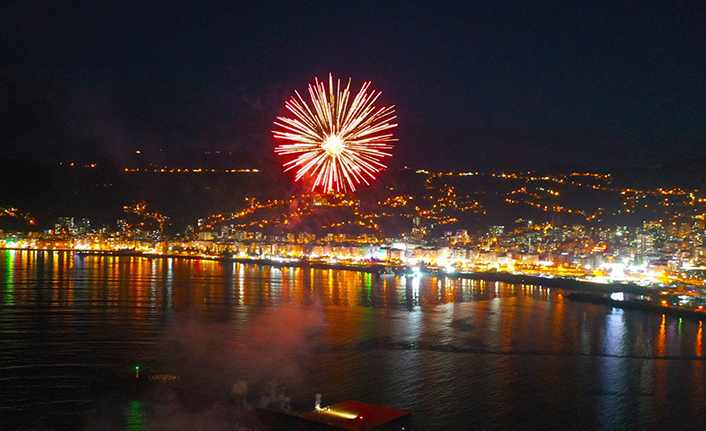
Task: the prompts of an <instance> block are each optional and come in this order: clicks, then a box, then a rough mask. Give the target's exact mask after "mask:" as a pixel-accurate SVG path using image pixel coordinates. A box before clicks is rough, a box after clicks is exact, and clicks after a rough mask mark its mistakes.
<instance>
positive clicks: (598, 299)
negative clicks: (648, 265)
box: [0, 247, 706, 320]
mask: <svg viewBox="0 0 706 431" xmlns="http://www.w3.org/2000/svg"><path fill="white" fill-rule="evenodd" d="M0 251H29V252H37V251H42V252H61V253H74V254H77V255H80V256H111V257H115V256H117V257H120V256H127V257H143V258H148V259H184V260H211V261H218V262H222V263H231V262H232V263H243V264H252V265H264V266H270V267H274V268H288V267H293V268H309V269H335V270H343V271H355V272H361V273H369V274H372V275H375V276H376V277H386V276H388V275H390V276H395V277H398V276H403V277H404V276H406V277H419V276H421V277H438V278H451V279H468V280H483V281H486V282H501V283H508V284H525V285H533V286H541V287H546V288H550V289H563V290H566V291H569V293H568V294H567V295H566V296H567V298H569V299H572V300H574V301H577V302H585V303H592V304H596V305H605V306H608V307H614V308H620V309H632V310H639V311H643V312H645V313H661V314H669V315H673V316H678V317H687V318H695V319H700V320H706V312H703V313H702V312H699V311H694V310H690V309H682V308H677V307H669V306H662V305H657V304H642V303H635V302H634V301H616V300H612V299H610V298H609V297H605V296H603V295H605V294H609V293H615V292H623V293H630V294H637V295H649V294H651V293H654V292H655V291H656V290H658V289H655V288H650V287H644V286H638V285H636V284H631V283H625V284H601V283H593V282H590V281H581V280H574V279H568V278H548V277H540V276H536V275H525V274H509V273H505V272H454V273H446V272H445V271H443V270H441V269H439V270H432V271H425V272H420V273H413V272H412V271H411V270H410V268H409V267H407V266H404V265H394V264H392V265H391V264H382V263H380V264H372V265H365V266H357V265H347V264H342V263H335V264H332V263H324V262H312V261H309V260H294V261H284V260H277V259H254V258H247V257H226V256H185V255H178V254H153V253H140V252H135V251H104V250H75V249H38V248H23V249H17V248H4V247H3V248H0ZM390 271H392V272H390Z"/></svg>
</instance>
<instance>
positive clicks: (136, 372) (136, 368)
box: [135, 365, 140, 379]
mask: <svg viewBox="0 0 706 431" xmlns="http://www.w3.org/2000/svg"><path fill="white" fill-rule="evenodd" d="M135 378H136V379H139V378H140V366H139V365H135Z"/></svg>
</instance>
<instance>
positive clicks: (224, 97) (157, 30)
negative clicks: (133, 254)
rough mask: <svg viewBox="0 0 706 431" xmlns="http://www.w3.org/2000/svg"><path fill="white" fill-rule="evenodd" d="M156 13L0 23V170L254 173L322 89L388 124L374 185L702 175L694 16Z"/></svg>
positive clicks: (17, 12) (353, 5)
mask: <svg viewBox="0 0 706 431" xmlns="http://www.w3.org/2000/svg"><path fill="white" fill-rule="evenodd" d="M94 3H105V4H102V5H101V4H94ZM175 3H178V2H165V3H163V4H159V3H155V2H149V1H142V2H135V3H132V2H127V1H116V2H86V3H81V2H79V3H76V2H70V1H66V2H64V1H46V2H45V1H32V0H19V1H12V0H10V1H8V0H5V1H4V2H2V3H0V150H1V151H2V153H1V154H0V156H2V157H24V158H32V159H35V160H39V161H43V162H57V161H67V160H73V159H79V158H80V159H83V160H89V159H96V160H103V159H105V158H110V159H113V160H116V161H118V163H120V160H122V159H124V158H125V157H126V156H127V155H129V154H131V153H134V151H135V150H138V149H140V150H143V151H145V152H150V151H158V150H159V149H162V150H163V151H164V152H168V153H169V154H171V153H179V152H180V151H183V150H186V149H199V150H201V149H203V150H216V149H218V150H222V151H234V152H239V153H242V154H243V159H244V160H259V161H262V160H261V159H269V160H271V159H273V158H274V156H272V148H273V147H274V145H275V143H274V141H273V139H272V138H271V133H270V130H271V123H272V121H273V120H274V117H275V116H276V115H278V114H283V113H284V111H283V105H284V101H285V99H286V98H288V97H289V96H290V95H291V94H292V93H293V91H294V90H295V89H299V90H300V91H301V90H305V89H306V86H307V84H308V83H309V82H310V81H312V80H313V78H314V77H315V76H318V77H325V76H326V75H327V74H328V73H329V72H333V73H334V75H335V76H340V77H342V78H348V77H352V78H353V82H354V85H360V84H361V83H362V81H363V80H372V81H373V87H374V88H376V89H379V90H382V91H383V96H382V99H381V101H382V103H384V104H394V105H396V107H397V111H398V115H399V124H400V126H399V128H398V130H397V134H398V137H399V138H400V142H399V143H398V145H397V147H396V148H395V150H394V153H395V157H394V159H393V161H391V163H392V164H393V166H395V165H401V164H409V165H413V166H415V167H425V166H428V167H433V168H444V167H449V168H453V169H466V168H468V169H534V168H538V167H542V166H546V165H552V164H583V165H586V166H588V167H591V168H595V169H603V168H609V167H615V166H620V165H623V164H631V165H639V164H655V163H661V162H664V161H672V160H678V159H681V158H688V157H692V156H703V155H706V78H705V77H706V74H705V73H704V71H706V3H704V2H687V1H684V2H645V3H635V4H632V5H630V6H628V5H627V2H616V1H600V0H596V1H581V2H575V3H570V2H566V1H560V2H547V1H542V2H536V3H534V2H526V1H522V2H520V1H518V2H496V1H490V2H470V1H468V2H458V3H456V2H420V3H416V2H394V1H392V2H357V1H342V2H338V1H327V2H321V3H315V2H272V3H269V2H263V1H253V2H236V1H227V2H217V1H212V2H193V3H192V4H190V5H189V4H182V3H179V4H175ZM656 3H659V4H656Z"/></svg>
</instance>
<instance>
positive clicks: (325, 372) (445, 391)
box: [0, 251, 706, 430]
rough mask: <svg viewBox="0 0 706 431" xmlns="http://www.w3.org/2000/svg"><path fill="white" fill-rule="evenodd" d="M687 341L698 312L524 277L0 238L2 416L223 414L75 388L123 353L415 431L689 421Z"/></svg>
mask: <svg viewBox="0 0 706 431" xmlns="http://www.w3.org/2000/svg"><path fill="white" fill-rule="evenodd" d="M702 342H703V330H702V326H701V323H700V322H698V321H692V320H687V319H683V320H681V319H679V318H677V317H669V316H666V317H663V316H662V315H659V314H646V313H642V312H638V311H621V310H616V309H613V310H611V309H609V308H606V307H604V306H597V305H591V304H582V303H574V302H571V301H568V300H565V299H564V296H563V292H562V291H561V290H556V289H552V290H550V289H543V288H538V287H536V286H525V285H510V284H503V283H486V282H482V281H470V280H451V279H444V278H431V277H429V278H404V277H397V278H394V277H390V278H385V277H383V278H376V277H375V276H371V275H368V274H362V273H356V272H350V271H339V270H309V269H301V268H283V269H278V268H271V267H266V266H258V265H242V264H235V263H233V264H230V263H228V264H223V263H220V262H211V261H197V260H182V259H148V258H138V257H128V256H123V257H110V256H88V257H81V256H77V255H75V254H73V253H64V252H53V253H51V252H27V251H23V252H21V251H0V430H12V429H79V430H80V429H88V430H94V429H107V430H128V429H129V430H161V429H234V428H233V427H232V425H231V424H228V419H227V418H228V417H229V416H228V415H229V413H228V412H224V411H223V409H224V407H223V406H220V407H218V406H216V407H214V406H213V405H211V404H212V403H210V402H209V401H208V400H209V398H205V401H204V400H201V401H200V402H199V403H197V404H199V405H198V406H190V407H189V408H186V407H185V406H184V405H183V404H182V403H176V402H175V403H174V404H173V405H172V404H170V403H166V404H164V405H160V406H158V407H154V406H151V405H147V404H146V403H144V402H140V401H135V400H130V399H124V398H120V399H117V400H116V399H113V398H107V395H105V394H102V393H100V392H98V393H97V392H96V391H95V390H92V389H91V385H92V383H93V382H94V381H95V380H96V379H100V378H101V377H103V376H106V375H109V374H111V373H115V372H122V371H125V370H128V372H129V370H132V369H134V366H135V365H136V364H140V365H141V367H142V369H143V370H156V371H159V370H168V371H170V372H174V373H178V374H179V375H180V376H184V379H185V380H186V381H188V382H190V384H193V385H195V387H198V390H196V391H195V392H196V393H199V394H208V395H209V396H211V395H213V397H214V399H218V397H222V396H226V397H234V396H235V397H241V398H242V400H245V401H247V402H248V403H249V405H256V404H260V403H264V404H269V405H270V406H272V407H274V406H277V405H285V404H289V405H290V406H291V408H292V409H294V410H299V411H303V410H310V409H312V408H313V404H314V395H315V394H316V393H321V394H322V395H323V403H324V405H326V404H329V403H335V402H340V401H344V400H347V399H355V400H359V401H364V402H369V403H373V404H380V405H385V406H389V407H393V408H398V409H402V410H407V411H410V412H412V413H413V423H414V429H415V430H462V429H478V430H486V429H508V430H511V429H528V428H534V429H601V430H623V429H654V430H660V429H705V428H704V427H705V426H706V425H703V424H706V380H705V379H706V369H705V364H704V359H703V344H702ZM232 392H235V394H231V393H232ZM229 394H230V395H229ZM286 398H289V400H288V401H289V402H288V403H287V399H286Z"/></svg>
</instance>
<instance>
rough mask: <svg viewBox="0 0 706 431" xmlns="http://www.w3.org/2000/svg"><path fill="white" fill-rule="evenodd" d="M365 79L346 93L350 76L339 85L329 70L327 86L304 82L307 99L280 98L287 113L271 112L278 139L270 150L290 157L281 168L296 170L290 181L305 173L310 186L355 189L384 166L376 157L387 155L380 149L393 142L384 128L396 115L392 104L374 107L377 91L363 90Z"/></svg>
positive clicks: (387, 127) (326, 188)
mask: <svg viewBox="0 0 706 431" xmlns="http://www.w3.org/2000/svg"><path fill="white" fill-rule="evenodd" d="M370 84H371V83H370V82H365V83H364V84H363V86H362V87H361V88H360V91H358V93H357V94H356V95H355V96H354V97H351V91H350V86H351V82H350V80H348V84H347V85H346V86H345V87H343V88H342V87H341V81H340V80H337V81H335V85H334V79H333V76H332V75H329V79H328V88H326V85H325V84H324V82H323V81H319V80H318V78H316V79H315V81H314V84H309V96H310V97H311V102H310V104H309V103H307V102H305V101H304V98H302V96H301V95H300V94H299V92H297V91H295V96H294V97H292V98H291V99H289V100H288V101H287V102H286V103H285V105H284V106H285V107H286V108H287V110H288V111H289V112H290V113H292V115H293V117H292V118H287V117H277V120H276V121H275V126H278V127H279V128H280V129H279V130H273V131H272V133H273V134H274V137H275V138H276V139H278V140H280V141H283V142H282V143H281V144H280V145H279V146H278V147H276V148H275V153H276V154H277V155H280V156H284V157H287V158H290V159H291V160H289V161H287V162H285V163H284V168H285V171H290V170H296V174H295V181H299V180H301V179H302V178H311V180H312V182H313V185H312V187H311V190H312V191H314V190H316V189H320V190H321V191H323V192H324V193H328V192H331V191H335V192H345V191H348V190H350V191H355V189H356V186H357V185H360V184H361V183H365V184H368V185H369V184H370V182H369V181H370V180H374V179H375V176H376V175H377V173H378V172H380V171H381V170H382V169H384V168H385V167H386V166H385V165H384V164H382V162H381V159H383V158H384V157H388V156H391V155H392V154H390V153H388V152H387V151H386V150H390V149H392V142H394V141H396V139H394V138H393V135H392V133H390V129H393V128H395V127H397V124H394V123H392V121H394V120H395V118H397V117H396V115H395V110H394V106H390V107H384V106H383V107H380V108H377V107H375V105H374V104H375V102H376V101H377V99H378V98H379V97H380V94H382V93H381V92H380V91H377V92H376V91H375V90H369V89H370Z"/></svg>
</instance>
